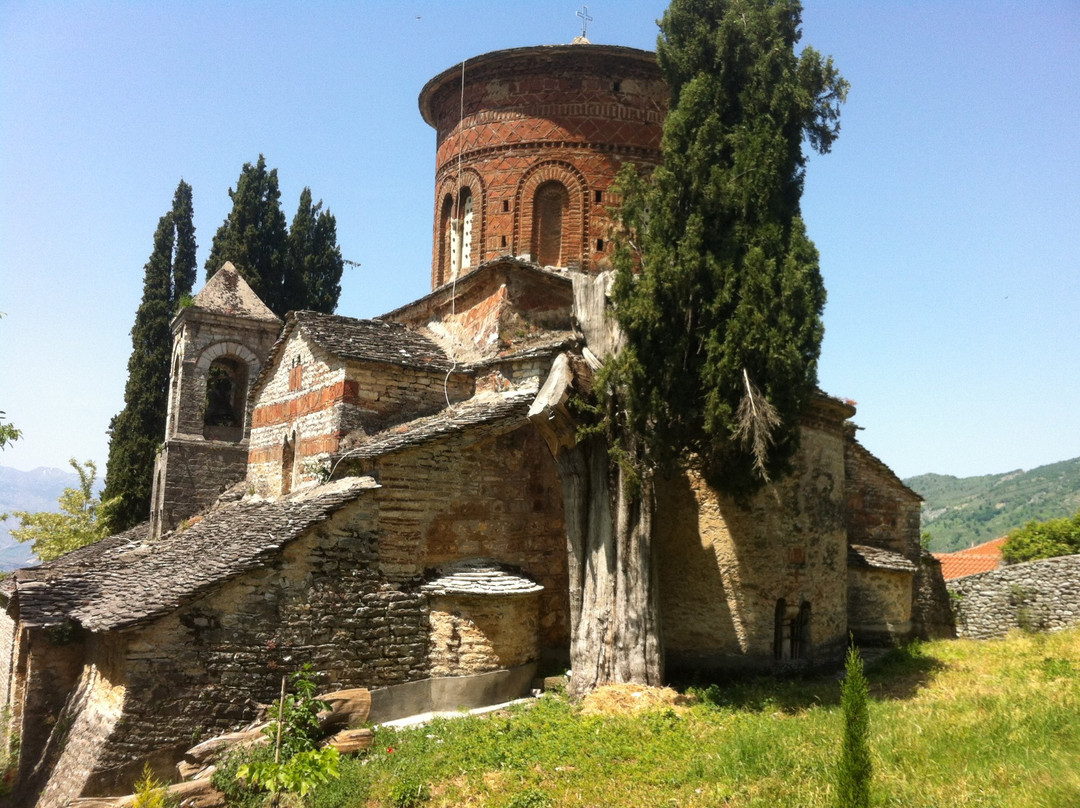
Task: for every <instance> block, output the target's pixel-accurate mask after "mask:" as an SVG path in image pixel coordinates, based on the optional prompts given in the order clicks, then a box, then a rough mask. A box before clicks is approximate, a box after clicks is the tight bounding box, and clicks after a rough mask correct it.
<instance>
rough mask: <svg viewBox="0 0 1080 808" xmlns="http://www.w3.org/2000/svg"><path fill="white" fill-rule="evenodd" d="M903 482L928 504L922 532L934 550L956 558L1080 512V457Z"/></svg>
mask: <svg viewBox="0 0 1080 808" xmlns="http://www.w3.org/2000/svg"><path fill="white" fill-rule="evenodd" d="M904 482H905V483H906V484H907V485H908V487H910V488H911V489H913V490H914V491H916V492H918V493H919V494H920V495H921V496H922V497H923V499H924V500H925V502H923V507H922V527H923V531H924V532H925V533H929V534H930V549H931V550H933V551H935V552H951V551H953V550H961V549H963V548H965V547H970V546H971V545H973V544H980V543H982V542H984V541H990V540H991V539H996V538H999V537H1000V536H1005V535H1008V533H1009V532H1010V531H1011V530H1015V529H1016V528H1018V527H1022V526H1023V525H1025V524H1026V523H1027V522H1030V521H1031V520H1032V519H1035V520H1039V521H1042V520H1044V519H1056V518H1058V517H1061V516H1071V515H1072V514H1074V513H1076V512H1077V511H1078V510H1080V457H1077V458H1073V459H1072V460H1063V461H1062V462H1060V463H1051V464H1050V465H1048V466H1040V467H1039V468H1036V469H1032V470H1031V471H1010V472H1006V473H1004V474H987V475H984V476H981V477H952V476H949V475H945V474H921V475H919V476H918V477H909V478H908V479H906V480H904Z"/></svg>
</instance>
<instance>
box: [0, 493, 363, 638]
mask: <svg viewBox="0 0 1080 808" xmlns="http://www.w3.org/2000/svg"><path fill="white" fill-rule="evenodd" d="M377 487H378V485H377V483H375V481H374V480H372V479H371V478H369V477H359V478H358V477H350V478H346V479H343V480H338V481H335V482H331V483H327V484H326V485H322V486H319V487H317V488H314V489H309V490H307V491H304V492H300V493H297V494H295V495H293V496H292V497H289V498H288V499H282V500H278V501H274V502H269V501H263V500H248V501H242V502H237V503H232V504H229V505H226V506H224V507H221V508H219V509H216V510H211V511H208V512H207V513H206V514H205V515H204V516H203V518H202V520H201V521H199V522H197V523H196V524H194V525H191V526H190V527H188V528H186V529H184V530H174V531H172V532H170V533H167V534H165V535H163V536H162V537H161V538H159V539H157V540H148V539H147V530H146V526H145V525H143V526H140V527H139V528H134V529H133V530H130V531H128V532H126V533H121V534H118V535H116V536H112V537H110V538H108V539H104V540H103V541H102V542H99V543H98V544H95V545H91V546H90V547H87V548H84V549H83V550H81V551H76V552H75V553H69V554H68V555H66V556H62V557H61V558H59V559H57V560H56V561H54V562H51V563H50V564H45V565H42V566H41V567H36V568H30V569H27V570H19V571H18V572H16V573H15V574H14V587H13V588H14V594H15V595H17V597H18V603H19V611H20V615H21V618H22V620H23V621H24V622H26V623H30V624H36V625H55V624H56V623H59V622H61V621H63V620H64V619H71V620H74V621H76V622H78V623H80V624H81V625H83V626H84V627H86V628H88V629H90V630H91V631H110V630H117V629H125V628H130V627H133V626H136V625H139V624H141V623H144V622H147V621H149V620H152V619H153V618H155V617H158V616H160V615H162V614H165V613H167V612H170V611H172V610H173V609H175V608H177V607H179V606H181V605H183V604H185V603H188V602H190V601H192V600H194V599H195V598H197V597H199V596H200V595H202V594H204V593H205V592H207V591H209V590H210V589H211V588H213V587H215V586H217V585H219V584H221V583H223V582H224V581H226V580H228V579H230V578H234V577H236V576H238V575H241V574H242V573H244V572H247V571H249V570H252V569H256V568H258V567H260V566H263V565H265V564H266V563H268V562H269V561H270V560H271V559H272V558H274V557H275V556H276V555H277V554H278V552H279V551H280V550H281V548H282V547H283V546H285V545H286V544H288V543H289V542H290V541H292V540H293V539H295V538H297V537H299V536H300V535H301V534H302V533H303V532H304V531H306V530H308V529H309V528H311V527H312V526H314V525H317V524H319V523H321V522H322V521H323V520H325V519H326V518H327V517H329V516H330V515H331V514H333V513H334V512H335V511H337V510H339V509H340V508H342V507H344V506H345V505H347V504H348V503H350V502H352V501H353V500H355V499H356V498H357V497H359V496H360V494H361V493H362V492H363V491H365V490H369V489H372V488H377ZM140 531H141V532H140ZM77 554H78V555H77Z"/></svg>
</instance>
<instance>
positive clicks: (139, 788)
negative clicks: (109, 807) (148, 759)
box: [131, 763, 176, 808]
mask: <svg viewBox="0 0 1080 808" xmlns="http://www.w3.org/2000/svg"><path fill="white" fill-rule="evenodd" d="M175 805H176V800H174V799H172V798H171V797H170V796H169V792H168V789H167V787H166V785H165V783H163V782H162V781H161V780H158V779H157V778H156V777H154V772H153V771H151V769H150V764H149V763H144V764H143V770H142V777H141V778H139V781H138V782H137V783H135V800H134V801H133V802H132V803H131V808H173V806H175Z"/></svg>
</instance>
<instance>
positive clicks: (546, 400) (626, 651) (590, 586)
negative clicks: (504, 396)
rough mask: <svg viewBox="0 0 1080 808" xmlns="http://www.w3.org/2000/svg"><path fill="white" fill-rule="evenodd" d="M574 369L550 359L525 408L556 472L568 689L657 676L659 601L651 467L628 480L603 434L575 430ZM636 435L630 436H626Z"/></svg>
mask: <svg viewBox="0 0 1080 808" xmlns="http://www.w3.org/2000/svg"><path fill="white" fill-rule="evenodd" d="M573 379H574V372H573V370H572V368H571V365H570V361H569V359H568V357H566V356H565V355H564V356H561V357H559V359H558V360H556V362H555V364H554V365H553V367H552V370H551V374H550V375H549V377H548V380H547V382H546V383H545V385H544V388H543V389H542V390H541V391H540V393H539V394H538V395H537V398H536V401H535V402H534V404H533V407H532V409H531V411H530V413H529V417H530V418H531V419H532V421H533V423H535V424H536V425H537V427H538V428H539V429H540V431H541V434H543V435H544V437H545V439H546V440H547V443H548V447H549V448H550V449H551V452H552V455H553V456H554V458H555V464H556V466H557V468H558V470H559V477H560V479H561V481H562V490H563V508H564V514H565V519H566V536H567V553H568V566H569V573H570V620H571V622H570V665H571V670H572V675H571V679H570V694H571V695H572V696H574V697H581V696H584V695H585V694H586V693H588V692H589V691H590V690H592V689H594V688H595V687H597V686H599V685H602V684H607V683H615V682H633V683H637V684H646V685H659V684H661V683H662V680H663V645H662V642H661V636H660V608H659V597H658V592H657V582H656V571H655V564H654V559H653V553H652V526H653V512H654V510H655V505H654V496H653V480H652V476H651V474H644V475H639V476H638V479H636V480H631V479H630V477H629V475H628V473H627V472H626V471H625V470H624V469H623V468H622V467H621V466H620V465H618V464H614V463H612V462H611V458H610V456H609V452H608V445H607V439H606V438H605V437H604V436H603V435H592V436H590V437H588V438H586V439H584V440H581V441H578V440H577V438H576V427H577V424H576V423H575V419H574V418H573V416H572V415H571V413H570V412H569V410H568V409H567V406H566V404H567V401H568V400H569V396H570V392H571V388H572V385H573ZM631 445H632V444H631Z"/></svg>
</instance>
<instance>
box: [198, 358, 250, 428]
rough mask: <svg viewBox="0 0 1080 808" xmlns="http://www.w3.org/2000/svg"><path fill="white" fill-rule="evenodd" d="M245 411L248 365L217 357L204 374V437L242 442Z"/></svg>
mask: <svg viewBox="0 0 1080 808" xmlns="http://www.w3.org/2000/svg"><path fill="white" fill-rule="evenodd" d="M246 409H247V363H246V362H243V361H241V360H239V359H236V358H235V357H232V356H222V357H218V358H217V359H215V360H214V361H213V362H212V363H211V364H210V370H209V371H208V372H207V374H206V399H205V401H204V406H203V437H205V438H207V439H210V440H227V441H240V440H243V437H244V416H245V415H246Z"/></svg>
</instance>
